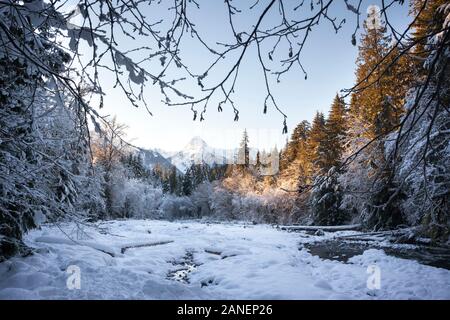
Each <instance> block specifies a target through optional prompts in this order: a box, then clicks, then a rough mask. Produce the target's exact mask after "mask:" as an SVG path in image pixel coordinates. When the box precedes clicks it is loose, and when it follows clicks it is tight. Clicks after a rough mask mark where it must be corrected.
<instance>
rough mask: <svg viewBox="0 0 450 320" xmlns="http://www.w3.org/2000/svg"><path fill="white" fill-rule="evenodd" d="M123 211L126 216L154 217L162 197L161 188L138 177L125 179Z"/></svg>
mask: <svg viewBox="0 0 450 320" xmlns="http://www.w3.org/2000/svg"><path fill="white" fill-rule="evenodd" d="M124 193H125V198H124V202H123V213H124V216H126V217H133V218H151V217H156V216H157V214H158V209H159V206H160V204H161V199H162V189H160V188H154V187H152V186H150V185H149V184H148V183H145V182H143V181H140V180H138V179H130V180H126V181H125V183H124Z"/></svg>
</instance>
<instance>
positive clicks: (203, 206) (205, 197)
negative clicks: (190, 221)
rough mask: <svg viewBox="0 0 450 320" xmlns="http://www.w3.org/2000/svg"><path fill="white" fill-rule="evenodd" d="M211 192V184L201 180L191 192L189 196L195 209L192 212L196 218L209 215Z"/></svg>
mask: <svg viewBox="0 0 450 320" xmlns="http://www.w3.org/2000/svg"><path fill="white" fill-rule="evenodd" d="M212 192H213V186H212V184H211V183H210V182H202V183H201V184H200V185H198V186H197V188H196V189H195V190H194V192H192V195H191V196H190V198H191V201H192V204H193V206H194V209H195V210H194V211H195V212H194V213H195V215H196V216H197V217H198V218H200V217H205V216H209V215H211V194H212Z"/></svg>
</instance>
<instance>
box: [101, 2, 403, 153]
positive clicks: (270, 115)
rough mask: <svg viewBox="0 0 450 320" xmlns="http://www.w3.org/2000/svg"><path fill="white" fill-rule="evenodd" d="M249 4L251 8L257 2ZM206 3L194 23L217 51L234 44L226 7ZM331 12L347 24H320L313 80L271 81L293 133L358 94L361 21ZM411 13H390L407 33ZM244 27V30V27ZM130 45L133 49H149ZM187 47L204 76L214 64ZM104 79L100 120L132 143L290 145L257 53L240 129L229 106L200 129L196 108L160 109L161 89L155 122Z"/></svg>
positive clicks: (153, 96) (294, 75)
mask: <svg viewBox="0 0 450 320" xmlns="http://www.w3.org/2000/svg"><path fill="white" fill-rule="evenodd" d="M247 2H248V6H250V5H251V4H253V3H254V0H251V1H247ZM247 2H245V1H244V3H247ZM265 2H266V1H262V2H261V3H265ZM307 2H308V1H307ZM351 2H352V1H351ZM199 3H200V6H201V9H200V10H198V12H196V13H195V14H194V15H193V17H194V20H195V22H196V24H197V27H198V29H199V30H200V33H202V34H203V35H204V37H205V39H206V40H207V41H208V42H209V43H212V44H213V43H214V41H219V40H223V39H225V40H227V39H229V36H230V33H229V32H230V31H229V29H228V28H229V27H228V24H225V23H224V22H225V20H224V19H226V17H227V16H226V11H225V7H224V4H223V1H222V0H213V1H211V0H210V1H206V0H203V1H202V0H200V1H199ZM377 3H379V1H377V0H369V1H363V7H362V12H363V13H364V17H365V16H366V9H367V7H368V6H369V5H372V4H377ZM305 5H306V7H305V8H303V9H300V10H305V9H306V8H308V7H309V3H307V4H305ZM261 7H262V5H261ZM164 12H165V11H162V12H154V11H152V12H148V13H147V17H149V18H150V19H153V20H158V19H159V18H161V15H164V14H165V13H164ZM332 12H333V13H335V15H336V16H338V17H339V18H343V17H346V18H347V23H346V24H345V25H344V27H343V28H342V29H341V30H340V31H339V33H338V34H335V32H334V30H333V29H332V26H331V25H330V24H329V23H328V22H327V21H322V23H321V25H319V26H318V27H315V29H314V30H313V32H312V34H311V37H310V38H309V40H308V42H307V45H306V46H305V47H304V49H303V52H302V63H303V66H304V67H305V69H306V70H307V72H308V79H307V80H305V79H304V75H303V73H302V72H301V71H300V70H299V69H293V70H292V71H291V72H290V73H288V74H287V75H286V76H284V77H283V78H282V81H281V83H279V84H276V83H274V82H275V81H272V84H273V93H274V95H275V97H276V99H277V102H278V105H279V106H280V108H281V109H282V110H283V111H284V112H285V113H286V114H287V116H288V119H287V124H288V129H289V134H290V132H291V130H292V129H293V128H294V127H295V125H296V124H297V123H299V122H300V121H301V120H304V119H305V120H308V121H311V119H312V117H313V115H314V113H315V111H316V110H319V111H323V112H328V109H329V106H330V104H331V102H332V100H333V98H334V96H335V94H336V92H338V91H339V90H340V89H342V88H348V87H351V86H352V84H353V82H354V70H355V60H356V56H357V47H354V46H352V44H351V41H350V39H351V34H352V32H353V29H354V25H355V24H354V18H353V16H352V15H350V14H349V13H348V12H347V11H346V10H345V5H344V1H338V2H337V4H336V6H335V7H334V8H333V11H332ZM407 12H408V5H407V4H405V5H403V6H402V7H399V6H398V5H397V8H395V9H393V10H391V12H390V14H391V15H390V19H391V22H392V23H394V25H396V26H398V27H400V28H402V27H404V26H405V25H406V23H407V22H408V21H409V18H408V17H407ZM152 14H153V16H155V17H153V16H152ZM274 17H275V16H274V15H270V16H269V17H268V21H267V23H274V20H273V19H274ZM255 20H256V15H255V16H250V17H248V18H247V20H246V21H245V22H243V24H245V23H247V25H248V24H250V25H251V24H253V23H255ZM237 24H238V25H242V24H239V22H237ZM358 40H359V37H358ZM127 41H128V42H129V46H130V48H131V47H136V46H140V45H145V44H144V43H133V42H132V41H129V40H127ZM182 48H183V51H182V53H181V55H182V58H183V61H184V62H185V63H187V64H189V65H192V66H193V68H194V70H195V71H198V73H201V71H202V70H203V69H204V68H206V65H205V61H209V59H210V57H208V55H207V54H206V53H205V52H204V50H201V49H198V47H197V46H195V45H193V44H192V43H186V45H185V46H184V47H182ZM281 53H282V52H281ZM282 54H283V53H282ZM225 70H226V69H225V68H224V67H221V68H219V69H217V70H216V72H215V73H214V75H216V74H217V75H220V72H221V71H222V72H225ZM155 73H156V72H155ZM214 75H213V76H214ZM109 77H110V76H109ZM104 80H106V81H105V84H106V85H105V88H104V90H105V92H106V93H107V95H106V97H105V107H104V108H103V109H102V110H101V114H103V115H106V114H109V115H116V116H117V118H118V120H119V121H120V122H122V123H125V124H127V125H128V126H129V130H128V138H129V139H131V140H132V142H133V143H134V144H135V145H137V146H140V147H144V148H162V149H165V150H179V149H181V148H182V147H183V146H184V145H185V144H186V143H187V142H188V141H189V140H190V139H191V138H192V137H193V136H201V137H202V138H203V139H204V140H205V141H206V142H207V143H208V144H210V145H212V146H214V147H223V148H228V147H236V146H237V145H238V143H239V140H240V137H241V134H242V131H243V130H244V128H247V129H248V130H249V133H250V143H251V145H252V147H258V148H267V149H269V148H271V147H272V146H274V145H275V144H277V145H278V147H280V146H282V145H283V144H284V142H285V141H286V138H287V136H286V135H282V134H281V130H282V120H283V117H282V116H281V115H280V114H279V113H278V112H277V111H276V110H274V109H272V108H269V110H268V112H267V114H263V112H262V110H263V103H264V98H265V87H264V82H263V74H262V73H261V69H260V65H259V64H258V63H257V56H256V50H255V48H251V49H250V50H248V52H247V53H246V58H245V60H244V62H243V64H242V67H241V70H240V76H239V79H238V82H237V90H236V92H235V93H234V96H233V97H234V100H235V103H236V107H237V108H238V109H239V110H240V119H239V121H238V122H234V121H233V112H232V110H231V109H230V108H229V107H225V109H224V112H222V113H218V112H217V103H212V104H211V106H210V109H209V110H208V112H207V114H206V117H205V118H206V120H205V121H203V122H199V121H198V120H197V121H195V122H194V121H192V112H191V111H190V109H189V106H180V107H170V106H167V105H165V104H164V103H162V102H161V99H162V97H161V95H160V94H159V88H152V87H151V85H150V84H149V85H147V89H146V92H145V94H146V96H147V99H148V101H149V107H150V110H151V112H152V113H153V116H150V115H149V114H148V113H147V111H146V110H145V109H143V108H141V109H136V108H133V107H132V106H130V105H129V103H128V102H127V101H126V99H125V98H124V97H123V95H122V94H121V93H120V92H119V91H118V90H117V89H116V90H114V89H112V88H111V81H112V80H111V79H110V78H107V77H106V78H105V79H104ZM180 89H181V90H183V91H185V92H186V93H192V92H193V93H195V92H197V90H198V88H197V87H196V85H193V84H190V83H186V84H180ZM178 101H180V100H178Z"/></svg>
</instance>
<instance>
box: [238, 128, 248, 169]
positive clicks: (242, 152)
mask: <svg viewBox="0 0 450 320" xmlns="http://www.w3.org/2000/svg"><path fill="white" fill-rule="evenodd" d="M238 164H240V165H242V166H243V167H244V168H248V167H249V165H250V147H249V139H248V134H247V129H245V130H244V133H243V134H242V140H241V145H240V148H239V152H238Z"/></svg>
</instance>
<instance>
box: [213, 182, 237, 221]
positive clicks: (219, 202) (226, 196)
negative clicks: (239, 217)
mask: <svg viewBox="0 0 450 320" xmlns="http://www.w3.org/2000/svg"><path fill="white" fill-rule="evenodd" d="M210 199H211V200H210V208H211V210H212V213H213V216H214V217H215V218H217V219H233V218H234V217H233V203H232V202H233V194H232V193H231V192H229V191H228V190H227V189H225V188H222V187H221V186H220V185H218V184H217V185H215V186H214V189H213V192H212V193H211V195H210Z"/></svg>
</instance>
